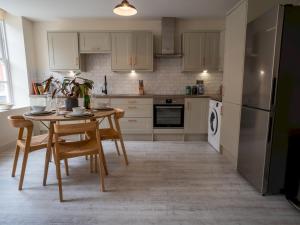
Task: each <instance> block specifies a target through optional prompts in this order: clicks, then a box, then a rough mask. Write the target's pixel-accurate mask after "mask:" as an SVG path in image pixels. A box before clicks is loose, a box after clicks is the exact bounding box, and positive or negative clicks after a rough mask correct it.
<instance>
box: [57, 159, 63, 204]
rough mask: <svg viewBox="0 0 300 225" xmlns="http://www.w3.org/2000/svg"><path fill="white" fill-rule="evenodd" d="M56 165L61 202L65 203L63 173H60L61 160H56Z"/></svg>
mask: <svg viewBox="0 0 300 225" xmlns="http://www.w3.org/2000/svg"><path fill="white" fill-rule="evenodd" d="M55 161H56V163H55V165H56V176H57V181H58V191H59V200H60V201H61V202H62V201H63V191H62V182H61V172H60V160H58V159H57V158H56V159H55Z"/></svg>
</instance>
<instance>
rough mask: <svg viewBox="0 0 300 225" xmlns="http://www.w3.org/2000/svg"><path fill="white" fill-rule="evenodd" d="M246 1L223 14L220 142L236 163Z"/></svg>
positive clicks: (225, 153)
mask: <svg viewBox="0 0 300 225" xmlns="http://www.w3.org/2000/svg"><path fill="white" fill-rule="evenodd" d="M247 12H248V8H247V1H241V2H240V3H239V4H238V5H237V6H236V7H235V8H234V9H233V10H231V12H230V13H229V14H228V15H227V16H226V23H225V54H224V75H223V98H222V100H223V107H222V111H223V113H222V122H221V137H220V145H221V149H222V152H223V154H224V155H225V156H227V158H228V159H229V160H231V161H232V163H233V165H234V167H235V168H236V166H237V159H238V147H239V135H240V119H241V115H240V114H241V104H242V91H243V77H244V58H245V49H246V27H247Z"/></svg>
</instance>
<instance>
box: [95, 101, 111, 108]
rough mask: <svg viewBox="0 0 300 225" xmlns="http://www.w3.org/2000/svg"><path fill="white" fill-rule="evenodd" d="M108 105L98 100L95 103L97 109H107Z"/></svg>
mask: <svg viewBox="0 0 300 225" xmlns="http://www.w3.org/2000/svg"><path fill="white" fill-rule="evenodd" d="M107 107H108V104H107V103H104V102H97V103H96V104H95V108H96V109H105V108H107Z"/></svg>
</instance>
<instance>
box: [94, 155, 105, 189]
mask: <svg viewBox="0 0 300 225" xmlns="http://www.w3.org/2000/svg"><path fill="white" fill-rule="evenodd" d="M98 156H99V164H98V166H99V176H100V181H101V186H100V191H102V192H105V187H104V176H105V168H104V164H103V157H102V154H101V152H99V154H98ZM96 157H97V156H96Z"/></svg>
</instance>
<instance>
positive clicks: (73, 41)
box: [48, 32, 79, 70]
mask: <svg viewBox="0 0 300 225" xmlns="http://www.w3.org/2000/svg"><path fill="white" fill-rule="evenodd" d="M48 51H49V68H50V70H78V69H79V52H78V34H77V33H76V32H61V33H60V32H59V33H55V32H53V33H48Z"/></svg>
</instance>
